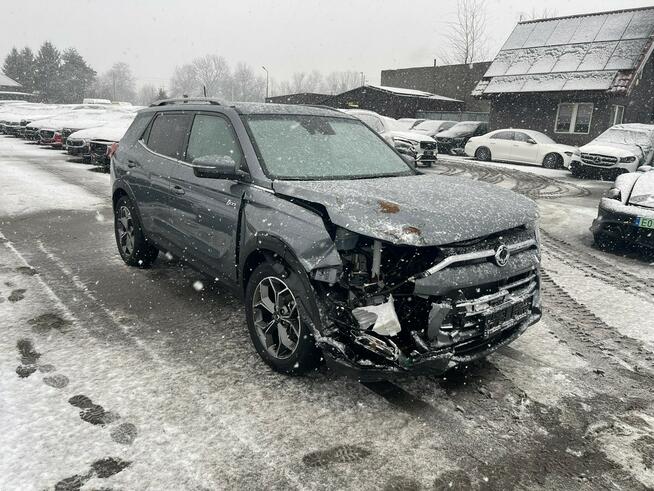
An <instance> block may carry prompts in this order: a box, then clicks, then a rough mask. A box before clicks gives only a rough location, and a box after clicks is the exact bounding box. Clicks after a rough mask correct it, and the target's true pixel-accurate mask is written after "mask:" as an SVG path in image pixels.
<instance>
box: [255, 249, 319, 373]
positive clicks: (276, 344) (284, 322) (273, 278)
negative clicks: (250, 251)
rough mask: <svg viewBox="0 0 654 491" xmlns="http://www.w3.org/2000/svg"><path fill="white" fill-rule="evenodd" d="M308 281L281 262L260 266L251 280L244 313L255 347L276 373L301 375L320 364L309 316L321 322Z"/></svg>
mask: <svg viewBox="0 0 654 491" xmlns="http://www.w3.org/2000/svg"><path fill="white" fill-rule="evenodd" d="M306 282H308V279H306V278H303V277H301V276H300V273H297V272H295V271H293V270H291V269H290V268H289V267H288V266H286V265H285V264H283V263H281V262H274V261H270V262H264V263H262V264H260V265H259V266H258V267H257V268H256V269H255V270H254V271H253V272H252V276H251V277H250V279H249V280H248V284H247V287H246V290H245V313H246V318H247V323H248V329H249V331H250V338H251V339H252V344H254V347H255V348H256V350H257V352H258V353H259V356H261V358H262V359H263V361H265V362H266V363H267V364H268V365H270V367H272V368H273V369H274V370H276V371H278V372H281V373H285V374H289V375H301V374H303V373H306V372H308V371H310V370H313V369H315V368H316V367H317V366H318V364H319V363H320V351H319V350H318V349H317V348H316V346H315V343H314V338H313V335H312V333H311V329H310V327H309V325H308V323H307V320H308V319H307V318H306V317H307V316H311V318H312V319H311V321H312V322H318V315H319V314H318V308H317V306H316V302H315V299H314V297H313V295H314V292H313V290H312V288H311V287H310V286H309V285H307V284H305V283H306Z"/></svg>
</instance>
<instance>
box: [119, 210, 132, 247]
mask: <svg viewBox="0 0 654 491" xmlns="http://www.w3.org/2000/svg"><path fill="white" fill-rule="evenodd" d="M116 227H117V228H118V240H119V243H120V249H121V250H122V251H123V254H125V256H131V255H132V253H133V252H134V221H133V220H132V212H131V211H129V208H127V207H126V206H121V207H120V209H119V210H118V220H117V222H116Z"/></svg>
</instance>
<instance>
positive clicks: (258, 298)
mask: <svg viewBox="0 0 654 491" xmlns="http://www.w3.org/2000/svg"><path fill="white" fill-rule="evenodd" d="M252 312H253V314H254V326H255V329H256V333H257V336H258V337H259V340H260V341H261V343H262V345H263V347H264V348H265V349H266V351H267V352H268V353H269V354H270V356H273V357H275V358H277V359H280V360H283V359H286V358H289V357H290V356H291V355H293V353H295V350H296V349H297V347H298V343H299V341H300V328H301V320H300V313H299V311H298V308H297V302H296V300H295V295H293V292H292V291H291V289H290V288H289V287H288V285H287V284H286V283H284V281H282V280H281V279H280V278H277V277H275V276H268V277H266V278H264V279H262V280H261V281H260V282H259V284H258V285H257V287H256V289H255V290H254V296H253V298H252Z"/></svg>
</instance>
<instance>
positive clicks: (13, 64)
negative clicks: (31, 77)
mask: <svg viewBox="0 0 654 491" xmlns="http://www.w3.org/2000/svg"><path fill="white" fill-rule="evenodd" d="M2 71H3V72H4V74H5V75H6V76H7V77H9V78H11V79H13V80H15V81H16V82H18V83H20V81H19V80H18V78H19V75H20V53H19V52H18V50H17V49H16V47H15V46H14V47H13V48H11V51H10V52H9V54H8V55H7V57H6V58H5V62H4V63H3V64H2Z"/></svg>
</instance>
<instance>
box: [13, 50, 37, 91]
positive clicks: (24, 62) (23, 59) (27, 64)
mask: <svg viewBox="0 0 654 491" xmlns="http://www.w3.org/2000/svg"><path fill="white" fill-rule="evenodd" d="M17 81H18V82H20V84H21V85H22V86H23V91H24V92H32V91H33V90H34V53H32V50H31V49H30V48H28V47H27V46H26V47H24V48H23V49H21V50H20V63H19V75H18V80H17Z"/></svg>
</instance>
